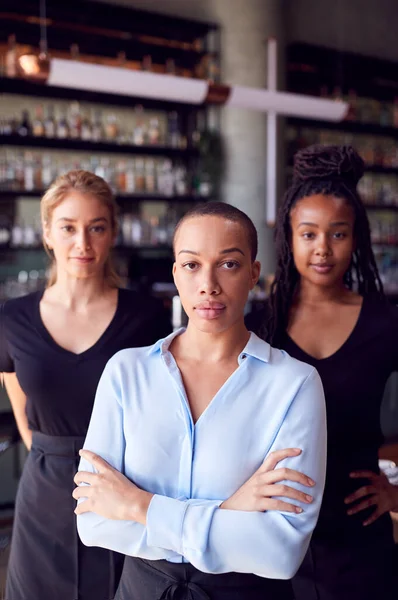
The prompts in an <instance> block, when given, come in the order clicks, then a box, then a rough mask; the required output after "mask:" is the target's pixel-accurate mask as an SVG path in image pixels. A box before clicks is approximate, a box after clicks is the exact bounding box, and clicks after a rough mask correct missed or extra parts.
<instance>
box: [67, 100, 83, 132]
mask: <svg viewBox="0 0 398 600" xmlns="http://www.w3.org/2000/svg"><path fill="white" fill-rule="evenodd" d="M81 129H82V119H81V115H80V104H79V102H72V104H71V105H70V107H69V135H70V137H71V138H72V139H75V140H76V139H78V140H80V139H81Z"/></svg>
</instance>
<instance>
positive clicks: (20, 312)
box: [0, 291, 42, 324]
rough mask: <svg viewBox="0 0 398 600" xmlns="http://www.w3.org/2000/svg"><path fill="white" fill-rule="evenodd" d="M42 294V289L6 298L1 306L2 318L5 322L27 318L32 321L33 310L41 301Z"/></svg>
mask: <svg viewBox="0 0 398 600" xmlns="http://www.w3.org/2000/svg"><path fill="white" fill-rule="evenodd" d="M41 294H42V292H41V291H40V292H33V293H32V294H27V295H26V296H20V297H19V298H12V299H10V300H6V301H5V302H3V303H2V304H1V306H0V315H1V317H0V318H1V319H2V320H3V321H4V323H5V324H7V323H9V322H11V321H15V320H19V321H22V320H24V319H26V318H27V319H29V322H31V318H32V311H33V310H34V307H35V306H36V304H37V303H38V302H39V300H40V296H41Z"/></svg>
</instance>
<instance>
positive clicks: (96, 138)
mask: <svg viewBox="0 0 398 600" xmlns="http://www.w3.org/2000/svg"><path fill="white" fill-rule="evenodd" d="M91 123H92V129H91V139H92V140H93V142H100V141H101V140H102V139H103V138H104V129H103V127H102V117H101V111H100V110H94V109H92V112H91Z"/></svg>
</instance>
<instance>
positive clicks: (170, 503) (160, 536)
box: [146, 494, 188, 555]
mask: <svg viewBox="0 0 398 600" xmlns="http://www.w3.org/2000/svg"><path fill="white" fill-rule="evenodd" d="M187 508H188V502H186V501H185V502H182V501H181V500H176V499H175V498H168V497H167V496H159V495H157V494H155V495H154V496H153V498H152V500H151V502H150V504H149V507H148V511H147V515H146V530H147V544H148V546H156V547H158V548H164V549H165V550H172V551H174V552H177V553H178V554H181V555H183V548H182V545H183V544H182V533H183V524H184V517H185V513H186V510H187Z"/></svg>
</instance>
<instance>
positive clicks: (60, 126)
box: [55, 111, 69, 140]
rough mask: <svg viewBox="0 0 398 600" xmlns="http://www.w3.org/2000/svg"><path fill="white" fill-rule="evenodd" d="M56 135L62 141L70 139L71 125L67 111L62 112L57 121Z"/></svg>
mask: <svg viewBox="0 0 398 600" xmlns="http://www.w3.org/2000/svg"><path fill="white" fill-rule="evenodd" d="M55 134H56V137H57V138H59V139H61V140H64V139H66V138H68V137H69V125H68V120H67V117H66V112H65V111H63V112H61V115H60V117H59V119H57V122H56V128H55Z"/></svg>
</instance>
